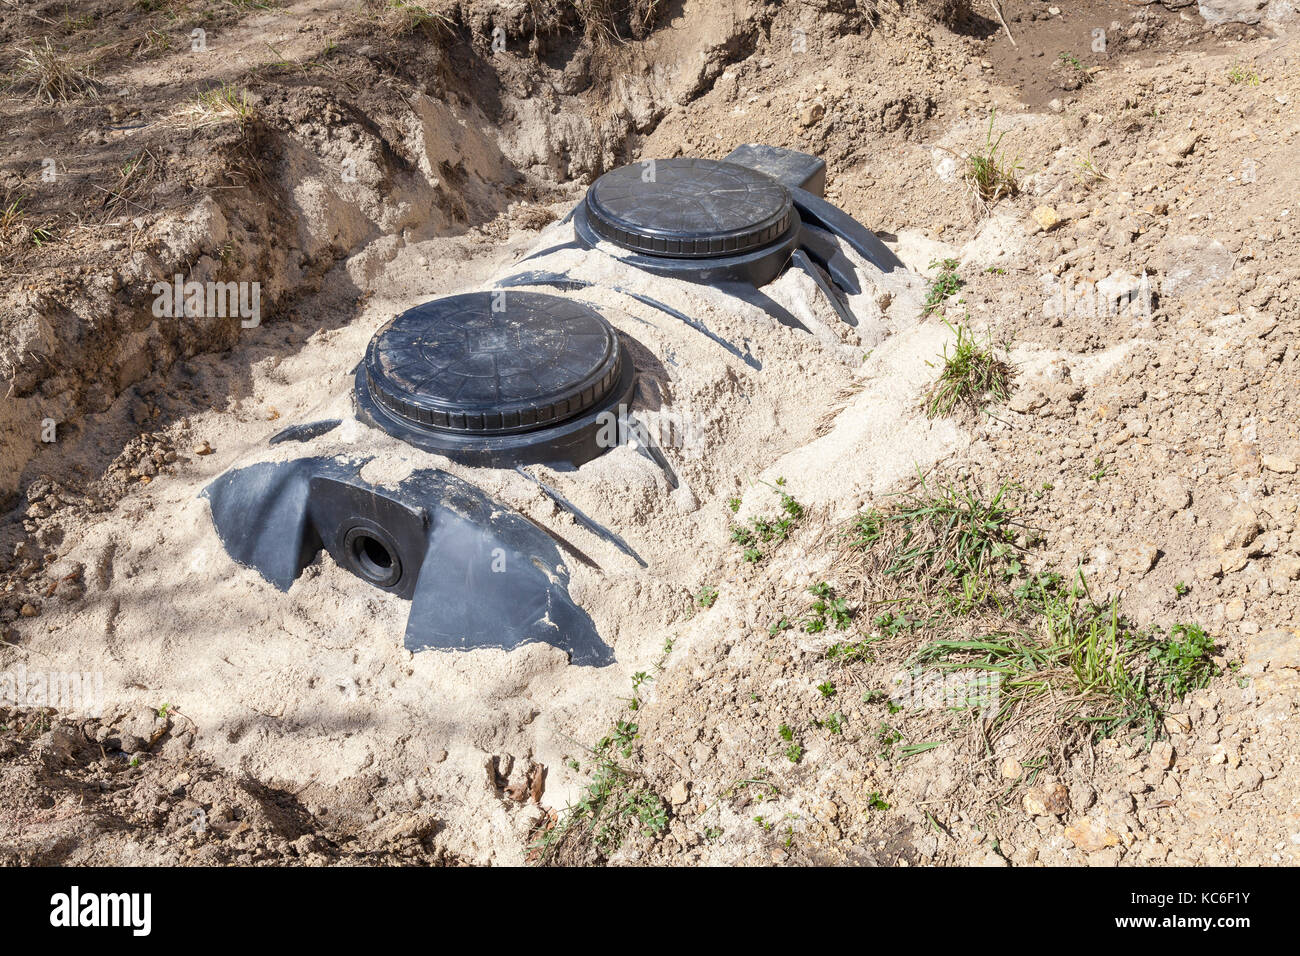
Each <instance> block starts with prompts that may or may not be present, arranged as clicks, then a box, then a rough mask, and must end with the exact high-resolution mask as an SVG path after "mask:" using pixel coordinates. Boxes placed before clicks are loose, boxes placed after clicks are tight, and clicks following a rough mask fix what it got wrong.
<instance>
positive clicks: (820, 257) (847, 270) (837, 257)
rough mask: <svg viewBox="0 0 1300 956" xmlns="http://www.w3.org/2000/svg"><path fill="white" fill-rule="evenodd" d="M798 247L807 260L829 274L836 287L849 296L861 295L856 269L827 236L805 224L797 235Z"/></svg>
mask: <svg viewBox="0 0 1300 956" xmlns="http://www.w3.org/2000/svg"><path fill="white" fill-rule="evenodd" d="M799 246H800V248H802V249H803V250H804V252H806V253H808V258H810V259H812V261H813V262H815V263H817V264H818V265H819V266H821V267H822V268H823V269H825V270H826V271H827V272H828V273H829V274H830V277H831V279H832V280H833V281H834V282H835V284H836V285H837V286H839V287H840V288H841V289H843V290H844V291H845V292H847V293H848V294H849V295H861V294H862V284H861V283H860V282H858V272H857V269H855V268H854V267H853V263H852V261H850V259H849V257H848V256H846V255H845V254H844V252H843V251H842V250H841V249H840V246H839V243H837V242H836V241H835V240H834V239H833V238H832V237H831V236H830V235H829V234H827V233H826V232H824V231H823V230H821V229H818V228H816V227H814V226H809V225H807V224H805V225H804V226H803V228H802V231H801V232H800V233H799Z"/></svg>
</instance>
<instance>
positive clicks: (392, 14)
mask: <svg viewBox="0 0 1300 956" xmlns="http://www.w3.org/2000/svg"><path fill="white" fill-rule="evenodd" d="M371 7H372V9H375V10H376V11H377V16H378V19H379V23H380V26H381V28H382V29H383V30H384V32H385V33H388V34H389V35H390V36H395V37H405V36H411V35H413V34H423V35H425V36H428V37H438V38H446V37H448V36H450V35H451V32H452V30H454V29H455V26H456V24H455V21H453V20H452V18H451V17H450V16H449V15H448V14H446V13H443V12H442V11H441V10H435V9H433V8H432V6H431V5H429V4H427V3H416V2H415V0H378V2H374V0H372V3H371Z"/></svg>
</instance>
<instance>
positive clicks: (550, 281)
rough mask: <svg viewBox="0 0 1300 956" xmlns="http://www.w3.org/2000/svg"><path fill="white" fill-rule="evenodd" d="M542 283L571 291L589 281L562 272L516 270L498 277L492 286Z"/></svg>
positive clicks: (588, 284)
mask: <svg viewBox="0 0 1300 956" xmlns="http://www.w3.org/2000/svg"><path fill="white" fill-rule="evenodd" d="M529 285H544V286H551V287H553V288H556V289H561V290H563V291H565V292H573V291H576V290H578V289H586V288H590V286H591V283H590V282H588V281H586V280H585V279H575V278H573V277H572V276H570V275H568V274H567V273H564V272H517V273H515V274H514V275H512V276H506V277H505V278H504V279H498V280H497V281H496V282H494V283H493V286H494V287H496V288H500V289H512V288H515V287H517V286H529Z"/></svg>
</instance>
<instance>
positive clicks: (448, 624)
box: [202, 457, 614, 666]
mask: <svg viewBox="0 0 1300 956" xmlns="http://www.w3.org/2000/svg"><path fill="white" fill-rule="evenodd" d="M367 461H369V459H368V458H367V459H339V458H323V457H318V458H301V459H297V460H295V461H289V462H261V463H258V464H255V465H250V466H248V467H247V468H240V469H237V470H234V471H230V472H227V473H226V474H224V475H222V476H221V477H219V478H217V479H216V481H214V482H212V484H210V485H209V486H208V487H207V488H205V489H204V490H203V492H202V494H203V496H204V497H206V498H207V499H208V501H209V503H210V505H211V508H212V520H213V523H214V524H215V525H216V528H217V535H218V537H219V538H220V539H221V543H222V545H223V546H224V547H225V548H226V551H227V552H228V553H229V554H230V556H231V557H232V558H233V559H234V560H235V561H237V562H239V563H240V564H244V565H247V566H249V567H252V568H253V569H255V570H256V571H257V572H258V573H260V574H261V575H262V576H263V577H264V578H266V580H268V581H269V582H271V583H272V584H273V585H275V586H276V587H277V588H279V589H280V590H282V591H287V590H288V589H289V586H290V585H291V584H292V583H293V581H294V579H295V578H297V577H298V575H299V574H300V573H301V572H302V569H303V568H304V567H306V566H307V565H308V564H310V563H311V562H312V561H313V560H314V559H315V556H316V554H317V553H318V552H319V551H320V550H321V549H322V548H324V549H325V550H327V551H328V552H329V553H330V555H331V556H332V557H333V558H334V560H335V561H337V562H338V563H339V565H340V566H342V567H344V568H346V569H347V570H348V571H350V572H352V573H353V574H355V575H357V576H358V577H360V578H362V579H363V580H365V581H367V582H369V583H370V584H372V585H374V586H375V587H378V588H380V589H381V590H385V591H389V592H392V593H394V594H396V595H398V596H399V597H403V598H407V597H409V598H410V599H411V610H410V614H409V616H408V618H407V624H406V646H407V648H408V649H410V650H412V651H418V650H424V649H426V648H439V649H442V650H463V649H468V648H476V647H494V648H501V649H503V650H511V649H513V648H515V647H518V646H519V645H521V644H525V643H528V642H530V641H544V642H546V643H548V644H551V645H553V646H555V647H558V648H560V649H561V650H563V651H565V652H567V653H568V654H569V655H570V660H571V661H572V663H575V664H591V665H596V666H603V665H605V664H609V663H612V662H613V660H614V654H613V651H612V650H611V649H610V648H609V646H608V645H606V644H605V643H604V642H603V641H602V640H601V639H600V635H599V634H598V633H597V631H596V626H595V624H594V623H593V622H592V620H591V618H590V617H589V616H588V615H587V613H586V612H585V611H583V610H582V608H580V607H578V605H577V604H575V603H574V601H573V599H572V598H571V597H570V596H569V591H568V581H569V574H568V571H567V569H566V568H565V567H564V564H563V562H562V559H561V556H560V552H559V549H558V548H557V547H556V545H555V542H554V541H553V540H552V539H551V537H550V536H549V535H548V534H546V532H545V531H543V530H542V529H540V528H538V527H537V526H536V525H534V524H533V523H531V522H530V521H529V520H528V519H527V518H525V517H524V516H523V515H521V514H519V513H518V512H516V511H514V510H512V509H510V508H507V507H505V506H504V505H502V504H500V503H498V502H495V501H493V500H492V499H491V498H489V497H488V496H487V495H486V494H484V493H483V492H482V491H480V490H479V489H477V488H475V487H474V486H473V485H469V484H467V483H465V482H464V481H461V480H460V479H459V478H456V477H454V476H452V475H449V474H447V473H446V472H442V471H437V470H432V469H431V470H423V471H416V472H413V473H411V474H410V475H409V476H407V478H406V479H405V480H403V481H402V482H401V483H400V484H399V485H397V486H396V487H395V488H389V487H378V486H374V485H371V484H369V483H367V482H365V481H363V480H362V479H361V477H360V472H361V469H362V468H363V467H364V466H365V464H366V462H367Z"/></svg>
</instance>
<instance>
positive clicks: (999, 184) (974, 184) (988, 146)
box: [963, 110, 1021, 212]
mask: <svg viewBox="0 0 1300 956" xmlns="http://www.w3.org/2000/svg"><path fill="white" fill-rule="evenodd" d="M996 116H997V110H993V111H991V112H990V113H989V128H988V134H987V135H986V136H985V140H984V148H983V149H982V150H977V151H976V152H973V153H971V154H970V155H969V156H967V157H966V169H965V171H964V174H963V178H964V179H965V181H966V184H967V186H969V187H970V190H971V193H972V195H973V197H974V200H975V204H976V206H977V207H978V208H979V209H980V210H981V211H982V212H988V209H989V207H990V206H992V205H993V204H994V203H996V202H997V201H998V200H999V199H1003V198H1009V197H1011V196H1014V195H1016V194H1017V193H1018V192H1020V183H1019V181H1018V180H1017V178H1016V174H1017V173H1019V172H1020V169H1021V165H1020V161H1019V160H1018V159H1008V158H1007V153H1006V150H1005V149H1003V147H1002V140H1003V138H1004V137H1005V136H1006V135H1007V133H1006V130H1003V131H1002V132H1001V133H998V134H997V138H996V139H995V138H994V136H993V122H994V119H995V118H996Z"/></svg>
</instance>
